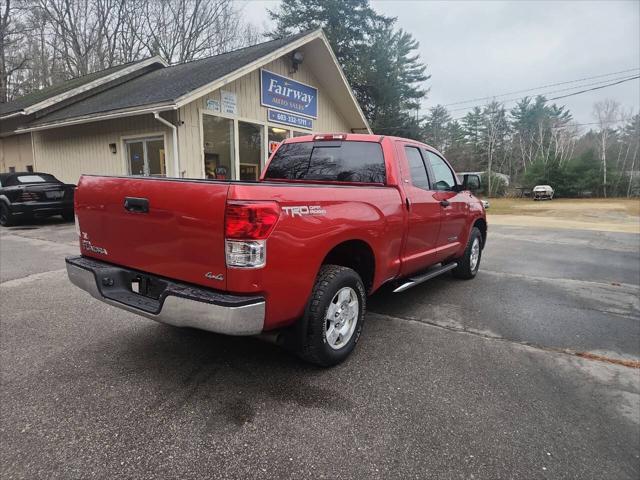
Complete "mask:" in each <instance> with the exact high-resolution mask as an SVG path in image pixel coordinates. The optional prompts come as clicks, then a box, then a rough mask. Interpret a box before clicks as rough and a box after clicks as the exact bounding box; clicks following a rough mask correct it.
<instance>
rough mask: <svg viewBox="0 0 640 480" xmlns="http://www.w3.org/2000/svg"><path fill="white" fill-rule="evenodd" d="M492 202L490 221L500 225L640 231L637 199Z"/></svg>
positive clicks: (520, 199)
mask: <svg viewBox="0 0 640 480" xmlns="http://www.w3.org/2000/svg"><path fill="white" fill-rule="evenodd" d="M489 202H490V207H489V210H487V214H488V216H489V223H492V222H493V223H494V224H497V225H515V226H527V227H532V228H570V229H578V230H600V231H609V232H628V233H640V200H639V199H637V198H636V199H627V198H585V199H570V198H561V199H555V200H544V201H538V202H536V201H534V200H532V199H525V198H492V199H490V200H489Z"/></svg>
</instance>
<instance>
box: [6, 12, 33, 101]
mask: <svg viewBox="0 0 640 480" xmlns="http://www.w3.org/2000/svg"><path fill="white" fill-rule="evenodd" d="M23 10H24V5H22V2H20V1H14V2H13V3H12V2H11V0H4V5H2V7H1V11H0V102H6V101H8V99H9V98H10V82H11V78H12V76H13V75H14V74H15V73H16V72H19V71H20V70H22V69H24V68H25V66H26V64H27V57H26V55H25V52H24V50H23V48H21V47H22V46H23V45H24V43H25V40H26V34H27V29H28V27H27V26H26V25H25V24H24V22H22V21H21V18H20V17H21V16H20V15H19V13H20V12H21V11H23Z"/></svg>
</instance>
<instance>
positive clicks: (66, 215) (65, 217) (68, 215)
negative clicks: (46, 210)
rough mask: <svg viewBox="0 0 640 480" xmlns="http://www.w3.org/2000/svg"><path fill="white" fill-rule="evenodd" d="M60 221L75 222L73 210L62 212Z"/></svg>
mask: <svg viewBox="0 0 640 480" xmlns="http://www.w3.org/2000/svg"><path fill="white" fill-rule="evenodd" d="M62 219H63V220H64V221H65V222H73V221H75V216H74V214H73V210H71V211H68V212H63V213H62Z"/></svg>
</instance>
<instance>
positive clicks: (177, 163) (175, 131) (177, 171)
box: [153, 112, 180, 178]
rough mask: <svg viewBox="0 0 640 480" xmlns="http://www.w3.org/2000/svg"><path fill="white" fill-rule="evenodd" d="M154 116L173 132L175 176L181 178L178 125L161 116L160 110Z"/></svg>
mask: <svg viewBox="0 0 640 480" xmlns="http://www.w3.org/2000/svg"><path fill="white" fill-rule="evenodd" d="M153 118H155V119H156V120H158V121H159V122H160V123H163V124H164V125H166V126H167V127H169V128H170V129H171V130H172V132H173V141H172V143H173V176H174V177H175V178H180V158H179V157H178V127H176V126H175V125H174V124H173V123H171V122H169V121H167V120H165V119H164V118H162V117H161V116H160V112H153Z"/></svg>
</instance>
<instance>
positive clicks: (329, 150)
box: [264, 141, 386, 183]
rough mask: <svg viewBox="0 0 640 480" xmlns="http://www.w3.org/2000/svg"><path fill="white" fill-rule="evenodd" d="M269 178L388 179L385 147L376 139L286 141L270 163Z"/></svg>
mask: <svg viewBox="0 0 640 480" xmlns="http://www.w3.org/2000/svg"><path fill="white" fill-rule="evenodd" d="M264 178H265V179H266V180H317V181H330V182H356V183H385V181H386V170H385V163H384V156H383V155H382V147H381V146H380V144H379V143H374V142H353V141H317V142H298V143H285V144H284V145H282V146H281V147H280V148H279V149H278V151H277V152H276V154H275V156H274V157H273V159H272V160H271V163H270V164H269V168H268V169H267V172H266V174H265V177H264Z"/></svg>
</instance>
